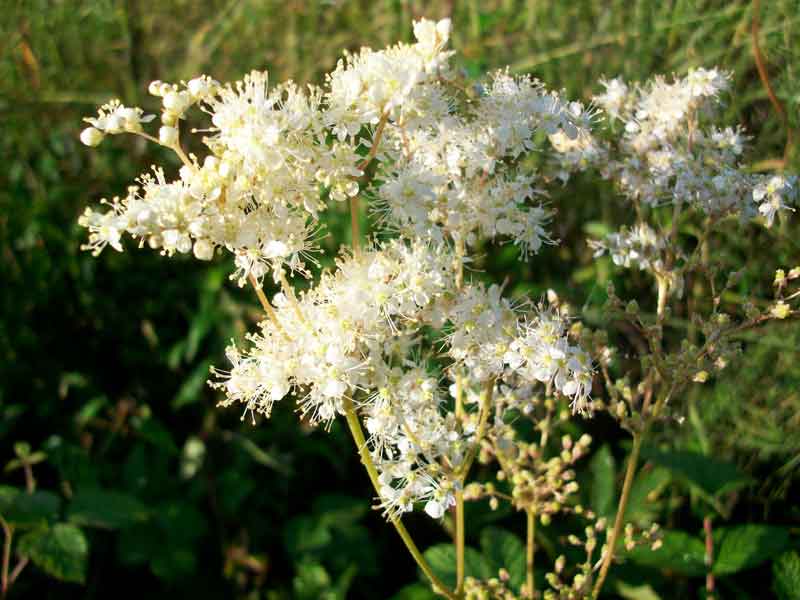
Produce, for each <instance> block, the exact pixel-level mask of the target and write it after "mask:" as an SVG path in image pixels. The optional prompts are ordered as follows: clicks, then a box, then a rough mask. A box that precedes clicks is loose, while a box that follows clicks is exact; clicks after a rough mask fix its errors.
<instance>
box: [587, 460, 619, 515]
mask: <svg viewBox="0 0 800 600" xmlns="http://www.w3.org/2000/svg"><path fill="white" fill-rule="evenodd" d="M589 471H590V472H591V474H592V484H591V487H590V488H589V495H590V506H591V507H592V510H594V512H595V513H597V514H598V515H599V516H601V517H610V516H612V515H613V514H614V504H615V499H616V497H617V494H616V477H617V470H616V465H615V464H614V456H613V455H612V454H611V448H609V446H608V444H604V445H603V446H602V447H601V448H600V449H599V450H598V451H597V452H595V454H594V456H593V457H592V460H591V462H590V463H589Z"/></svg>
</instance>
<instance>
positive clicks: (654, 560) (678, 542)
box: [625, 530, 706, 577]
mask: <svg viewBox="0 0 800 600" xmlns="http://www.w3.org/2000/svg"><path fill="white" fill-rule="evenodd" d="M625 556H627V557H628V558H629V559H630V560H631V561H633V562H635V563H637V564H640V565H645V566H648V567H654V568H656V569H661V570H667V571H672V572H674V573H678V574H679V575H687V576H690V577H693V576H698V575H704V574H705V572H706V566H705V562H704V561H705V545H704V544H703V542H702V540H700V539H699V538H696V537H694V536H691V535H689V534H688V533H685V532H683V531H677V530H672V531H670V530H665V531H663V538H662V545H661V548H659V549H658V550H651V549H650V547H649V546H637V547H636V548H634V549H633V550H630V551H627V552H625Z"/></svg>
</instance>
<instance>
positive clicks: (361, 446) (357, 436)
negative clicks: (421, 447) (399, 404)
mask: <svg viewBox="0 0 800 600" xmlns="http://www.w3.org/2000/svg"><path fill="white" fill-rule="evenodd" d="M344 414H345V418H346V419H347V426H348V427H349V428H350V434H351V435H352V436H353V441H355V443H356V447H357V448H358V454H359V456H360V457H361V464H363V465H364V468H365V469H366V470H367V474H368V475H369V479H370V481H371V482H372V486H373V487H374V488H375V492H376V493H377V494H378V497H380V493H381V485H380V481H378V470H377V469H376V468H375V463H374V462H373V461H372V456H370V454H369V449H368V448H367V441H366V439H365V438H364V431H363V430H362V429H361V422H360V421H359V419H358V415H357V414H356V411H355V408H353V401H352V400H351V399H350V398H345V399H344ZM389 521H390V522H391V523H392V525H394V528H395V529H396V530H397V533H398V534H399V535H400V538H401V539H402V540H403V543H405V545H406V548H407V549H408V551H409V552H410V553H411V556H412V557H414V560H415V561H416V562H417V565H419V568H420V569H422V572H423V573H425V576H426V577H427V578H428V579H430V581H431V584H432V585H433V589H434V591H435V592H438V593H440V594H442V595H443V596H445V597H446V598H448V599H449V600H457V597H456V596H455V595H454V594H453V592H451V591H450V590H449V589H448V588H447V586H446V585H445V584H444V583H442V581H441V580H440V579H439V578H438V577H437V576H436V574H435V573H434V572H433V569H431V566H430V565H429V564H428V561H427V560H425V557H424V556H422V553H421V552H420V551H419V548H417V545H416V544H415V543H414V540H413V539H412V538H411V535H410V534H409V533H408V530H407V529H406V528H405V526H404V525H403V523H402V522H401V521H400V518H399V517H390V518H389Z"/></svg>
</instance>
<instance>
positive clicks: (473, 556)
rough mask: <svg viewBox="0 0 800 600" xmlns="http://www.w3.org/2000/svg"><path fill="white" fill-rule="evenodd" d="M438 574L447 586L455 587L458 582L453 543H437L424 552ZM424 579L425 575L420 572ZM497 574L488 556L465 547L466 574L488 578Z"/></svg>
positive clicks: (467, 575)
mask: <svg viewBox="0 0 800 600" xmlns="http://www.w3.org/2000/svg"><path fill="white" fill-rule="evenodd" d="M423 556H424V557H425V559H426V560H427V561H428V564H430V566H431V569H433V572H434V573H435V574H436V576H437V577H438V578H439V579H440V580H441V582H442V583H444V584H445V585H447V586H450V587H451V588H453V587H455V583H456V551H455V547H454V546H453V544H437V545H435V546H431V547H430V548H428V549H427V550H425V552H424V553H423ZM420 575H421V576H422V577H423V579H424V576H423V575H422V574H420ZM495 575H496V574H495V573H493V572H492V565H491V563H490V562H489V560H488V559H487V558H485V557H484V556H483V555H481V553H480V552H478V551H477V550H475V548H470V547H469V546H467V547H466V548H464V576H466V577H476V578H478V579H487V578H489V577H493V576H495Z"/></svg>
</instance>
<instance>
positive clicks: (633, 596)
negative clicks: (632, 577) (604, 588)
mask: <svg viewBox="0 0 800 600" xmlns="http://www.w3.org/2000/svg"><path fill="white" fill-rule="evenodd" d="M617 593H618V594H619V595H620V597H622V598H624V599H625V600H661V597H660V596H659V595H658V594H657V593H656V591H655V590H654V589H653V587H652V586H650V585H649V584H647V583H644V584H642V585H631V584H628V583H625V582H624V581H618V582H617Z"/></svg>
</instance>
